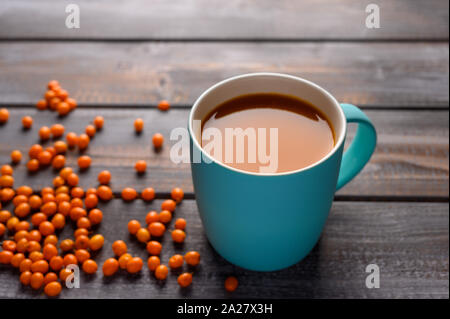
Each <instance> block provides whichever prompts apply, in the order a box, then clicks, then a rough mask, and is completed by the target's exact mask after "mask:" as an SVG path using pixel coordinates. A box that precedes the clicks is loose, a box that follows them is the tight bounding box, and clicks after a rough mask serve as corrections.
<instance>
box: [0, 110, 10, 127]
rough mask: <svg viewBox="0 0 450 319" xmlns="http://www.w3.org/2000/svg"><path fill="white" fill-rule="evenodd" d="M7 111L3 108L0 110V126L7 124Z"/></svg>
mask: <svg viewBox="0 0 450 319" xmlns="http://www.w3.org/2000/svg"><path fill="white" fill-rule="evenodd" d="M8 119H9V111H8V110H7V109H5V108H2V109H0V124H4V123H6V122H8Z"/></svg>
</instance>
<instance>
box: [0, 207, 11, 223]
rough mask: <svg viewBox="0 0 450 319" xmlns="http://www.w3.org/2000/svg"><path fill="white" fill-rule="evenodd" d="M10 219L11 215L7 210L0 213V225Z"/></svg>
mask: <svg viewBox="0 0 450 319" xmlns="http://www.w3.org/2000/svg"><path fill="white" fill-rule="evenodd" d="M10 218H11V213H10V212H9V211H7V210H2V211H0V223H6V222H7V221H8V219H10Z"/></svg>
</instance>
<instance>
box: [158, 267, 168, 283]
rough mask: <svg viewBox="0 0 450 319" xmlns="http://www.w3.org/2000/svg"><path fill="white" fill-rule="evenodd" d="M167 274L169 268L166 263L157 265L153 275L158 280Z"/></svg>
mask: <svg viewBox="0 0 450 319" xmlns="http://www.w3.org/2000/svg"><path fill="white" fill-rule="evenodd" d="M168 274H169V268H167V266H166V265H159V266H158V267H156V269H155V277H156V278H157V279H159V280H164V279H166V278H167V275H168Z"/></svg>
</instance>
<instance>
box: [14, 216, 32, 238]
mask: <svg viewBox="0 0 450 319" xmlns="http://www.w3.org/2000/svg"><path fill="white" fill-rule="evenodd" d="M29 229H30V223H29V222H27V221H26V220H22V221H21V222H19V223H18V224H17V225H16V232H17V233H19V232H21V231H25V232H26V234H28V230H29ZM17 233H16V235H17ZM25 237H26V236H25ZM15 238H16V237H15ZM22 238H24V237H20V238H18V239H22Z"/></svg>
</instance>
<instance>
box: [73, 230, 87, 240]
mask: <svg viewBox="0 0 450 319" xmlns="http://www.w3.org/2000/svg"><path fill="white" fill-rule="evenodd" d="M81 235H84V236H88V235H89V231H88V230H87V229H86V228H78V229H77V230H75V231H74V232H73V236H74V237H75V238H77V237H78V236H81Z"/></svg>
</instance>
